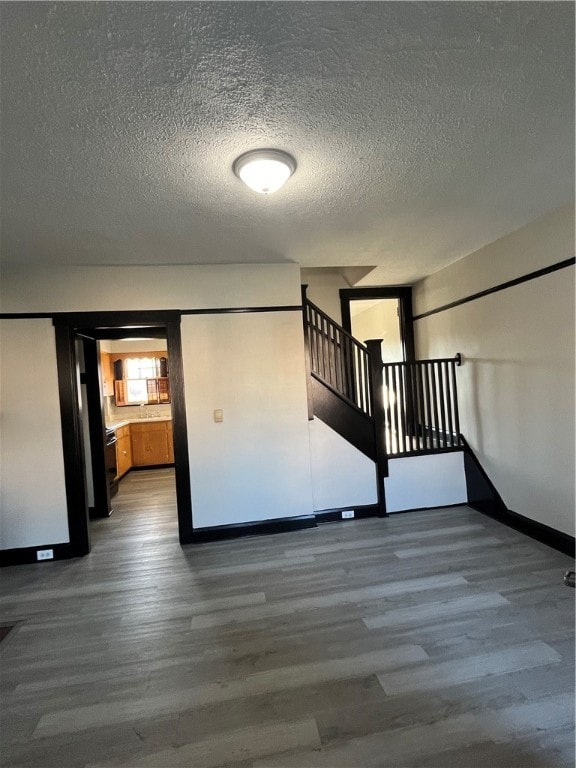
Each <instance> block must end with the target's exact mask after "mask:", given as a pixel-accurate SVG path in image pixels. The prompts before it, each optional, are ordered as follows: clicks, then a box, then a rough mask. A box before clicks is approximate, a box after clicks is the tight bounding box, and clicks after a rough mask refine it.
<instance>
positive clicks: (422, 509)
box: [388, 503, 463, 517]
mask: <svg viewBox="0 0 576 768" xmlns="http://www.w3.org/2000/svg"><path fill="white" fill-rule="evenodd" d="M461 506H463V504H461V503H458V504H439V505H438V506H436V507H413V508H412V509H398V510H396V511H395V512H388V517H390V516H392V515H394V516H395V515H405V514H407V513H408V512H427V511H428V510H430V509H451V508H454V509H455V508H456V507H461Z"/></svg>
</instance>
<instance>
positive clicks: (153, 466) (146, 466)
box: [118, 464, 175, 480]
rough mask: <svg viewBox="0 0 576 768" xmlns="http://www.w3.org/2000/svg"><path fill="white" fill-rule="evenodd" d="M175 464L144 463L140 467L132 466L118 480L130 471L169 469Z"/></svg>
mask: <svg viewBox="0 0 576 768" xmlns="http://www.w3.org/2000/svg"><path fill="white" fill-rule="evenodd" d="M174 466H175V464H143V465H142V466H138V467H130V469H127V470H126V472H124V474H123V475H121V476H120V477H119V478H118V480H122V479H123V478H124V477H126V475H127V474H128V472H144V471H146V470H147V469H169V468H170V467H174Z"/></svg>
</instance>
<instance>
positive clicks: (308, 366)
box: [301, 285, 314, 421]
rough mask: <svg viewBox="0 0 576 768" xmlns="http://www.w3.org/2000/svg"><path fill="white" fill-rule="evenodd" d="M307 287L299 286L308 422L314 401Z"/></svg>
mask: <svg viewBox="0 0 576 768" xmlns="http://www.w3.org/2000/svg"><path fill="white" fill-rule="evenodd" d="M307 290H308V286H307V285H302V286H301V291H302V329H303V332H304V367H305V370H306V398H307V402H308V421H312V419H313V418H314V400H313V398H312V382H311V381H310V377H311V376H312V360H311V357H310V334H309V332H308V323H307V322H306V310H305V307H306V291H307Z"/></svg>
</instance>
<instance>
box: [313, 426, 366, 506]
mask: <svg viewBox="0 0 576 768" xmlns="http://www.w3.org/2000/svg"><path fill="white" fill-rule="evenodd" d="M309 428H310V456H311V461H312V495H313V499H314V510H315V511H316V512H320V511H321V510H324V509H338V508H342V507H354V506H363V505H366V504H376V503H377V502H378V495H377V491H376V465H375V464H374V462H373V461H371V460H370V459H369V458H367V457H366V456H364V454H363V453H361V451H359V450H358V449H357V448H355V447H354V446H353V445H350V443H349V442H348V441H347V440H344V438H343V437H340V435H339V434H338V433H337V432H334V430H333V429H331V428H330V427H329V426H327V425H326V424H324V422H323V421H321V420H320V419H318V418H315V419H313V420H312V421H310V422H309Z"/></svg>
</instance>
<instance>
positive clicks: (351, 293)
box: [340, 285, 416, 362]
mask: <svg viewBox="0 0 576 768" xmlns="http://www.w3.org/2000/svg"><path fill="white" fill-rule="evenodd" d="M370 299H398V306H399V310H400V337H401V340H402V350H403V353H404V360H405V361H406V362H411V361H413V360H415V359H416V358H415V351H414V324H413V315H412V287H411V286H409V285H404V286H386V287H383V286H374V287H372V286H369V287H367V288H341V289H340V309H341V311H342V326H343V328H344V329H345V330H346V331H348V333H352V321H351V317H350V302H351V301H355V300H356V301H358V300H370Z"/></svg>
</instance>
